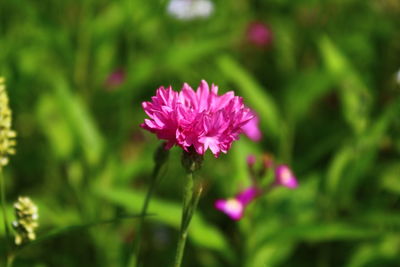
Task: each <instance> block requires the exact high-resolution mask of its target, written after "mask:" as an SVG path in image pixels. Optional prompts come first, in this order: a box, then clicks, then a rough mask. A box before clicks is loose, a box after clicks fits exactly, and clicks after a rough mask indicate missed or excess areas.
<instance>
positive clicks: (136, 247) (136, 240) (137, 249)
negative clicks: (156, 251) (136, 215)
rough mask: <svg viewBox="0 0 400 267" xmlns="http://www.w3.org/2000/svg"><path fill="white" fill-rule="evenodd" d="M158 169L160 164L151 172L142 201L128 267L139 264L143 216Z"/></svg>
mask: <svg viewBox="0 0 400 267" xmlns="http://www.w3.org/2000/svg"><path fill="white" fill-rule="evenodd" d="M160 169H161V165H160V164H156V166H155V167H154V171H153V175H152V177H151V182H150V186H149V189H148V190H147V194H146V197H145V199H144V202H143V206H142V211H141V212H140V219H139V225H138V228H137V233H138V235H137V237H136V238H134V240H133V244H132V248H133V249H132V250H133V251H132V253H131V254H130V259H129V260H128V266H139V263H140V257H139V255H140V241H141V240H142V235H143V225H144V216H145V215H146V213H147V210H148V207H149V203H150V199H151V197H152V195H153V192H154V189H155V186H156V184H157V180H158V179H157V178H158V175H159V173H160ZM135 255H136V265H133V262H134V258H135Z"/></svg>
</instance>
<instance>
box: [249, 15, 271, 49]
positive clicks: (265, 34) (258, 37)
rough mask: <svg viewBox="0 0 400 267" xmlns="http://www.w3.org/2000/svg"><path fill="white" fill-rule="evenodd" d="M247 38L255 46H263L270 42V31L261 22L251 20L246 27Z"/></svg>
mask: <svg viewBox="0 0 400 267" xmlns="http://www.w3.org/2000/svg"><path fill="white" fill-rule="evenodd" d="M247 39H248V40H249V42H250V43H252V44H254V45H256V46H259V47H264V46H266V45H268V44H270V43H271V41H272V32H271V30H270V29H269V28H268V26H267V25H265V24H264V23H263V22H259V21H256V22H252V23H250V24H249V26H248V28H247Z"/></svg>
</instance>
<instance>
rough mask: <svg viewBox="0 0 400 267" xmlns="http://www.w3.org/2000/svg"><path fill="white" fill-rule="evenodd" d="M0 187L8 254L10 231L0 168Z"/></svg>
mask: <svg viewBox="0 0 400 267" xmlns="http://www.w3.org/2000/svg"><path fill="white" fill-rule="evenodd" d="M0 187H1V190H0V191H1V209H2V212H3V220H4V229H5V233H6V242H5V246H6V253H8V241H9V240H10V229H9V228H8V219H7V210H6V193H5V183H4V176H3V169H2V168H1V167H0Z"/></svg>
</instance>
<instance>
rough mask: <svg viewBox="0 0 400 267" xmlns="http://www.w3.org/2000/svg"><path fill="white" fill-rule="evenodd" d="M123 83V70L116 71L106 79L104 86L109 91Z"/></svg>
mask: <svg viewBox="0 0 400 267" xmlns="http://www.w3.org/2000/svg"><path fill="white" fill-rule="evenodd" d="M124 81H125V71H124V70H123V69H116V70H115V71H114V72H112V73H111V74H110V75H109V76H108V77H107V80H106V82H105V85H106V87H107V88H109V89H114V88H116V87H118V86H120V85H121V84H122V83H123V82H124Z"/></svg>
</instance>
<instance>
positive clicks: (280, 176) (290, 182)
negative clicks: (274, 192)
mask: <svg viewBox="0 0 400 267" xmlns="http://www.w3.org/2000/svg"><path fill="white" fill-rule="evenodd" d="M275 184H277V185H282V186H285V187H288V188H291V189H294V188H296V187H297V186H298V183H297V179H296V177H295V176H294V174H293V173H292V170H291V169H290V168H289V167H288V166H286V165H279V166H278V167H276V169H275Z"/></svg>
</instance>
